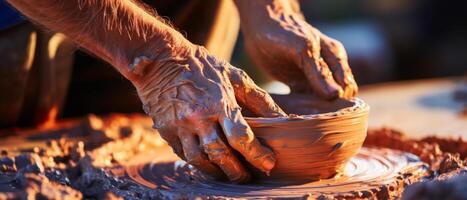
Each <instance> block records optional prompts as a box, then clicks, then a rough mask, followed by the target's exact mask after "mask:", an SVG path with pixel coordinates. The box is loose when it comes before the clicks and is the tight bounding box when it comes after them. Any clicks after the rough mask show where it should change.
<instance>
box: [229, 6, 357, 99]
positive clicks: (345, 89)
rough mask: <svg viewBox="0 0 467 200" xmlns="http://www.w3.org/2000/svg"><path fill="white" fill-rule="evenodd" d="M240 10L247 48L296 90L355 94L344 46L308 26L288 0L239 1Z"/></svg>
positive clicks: (334, 95)
mask: <svg viewBox="0 0 467 200" xmlns="http://www.w3.org/2000/svg"><path fill="white" fill-rule="evenodd" d="M237 6H238V7H239V8H240V9H239V10H240V16H241V18H242V31H243V33H244V36H245V46H246V50H247V52H248V54H249V55H250V57H251V58H252V59H253V61H254V62H255V64H256V65H257V66H259V67H261V68H262V69H264V70H265V71H266V72H268V73H269V74H271V75H272V76H273V77H275V78H277V79H278V80H279V81H282V82H284V83H286V84H287V85H288V86H289V87H290V88H291V91H292V92H299V93H303V92H314V93H316V94H318V95H319V96H320V97H322V98H325V99H334V98H337V97H341V98H352V97H354V96H356V94H357V91H358V87H357V84H356V82H355V80H354V77H353V75H352V71H351V69H350V67H349V64H348V62H347V54H346V51H345V49H344V47H343V45H342V44H341V43H340V42H339V41H337V40H335V39H332V38H330V37H328V36H326V35H324V34H323V33H321V32H320V31H319V30H318V29H316V28H314V27H312V26H311V25H310V24H308V23H307V22H306V21H305V20H304V19H303V16H302V15H301V13H300V12H299V11H297V9H294V8H293V6H292V5H290V2H289V1H283V0H282V1H281V0H272V1H271V0H269V1H265V0H259V1H255V2H252V1H250V2H247V1H246V0H245V2H242V0H238V2H237ZM242 10H243V11H242ZM250 15H251V16H250Z"/></svg>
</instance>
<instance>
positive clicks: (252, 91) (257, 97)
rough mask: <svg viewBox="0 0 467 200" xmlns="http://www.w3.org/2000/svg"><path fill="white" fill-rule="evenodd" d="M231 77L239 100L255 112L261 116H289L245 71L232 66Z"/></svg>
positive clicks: (230, 69)
mask: <svg viewBox="0 0 467 200" xmlns="http://www.w3.org/2000/svg"><path fill="white" fill-rule="evenodd" d="M229 79H230V82H231V84H232V86H233V88H234V92H235V97H236V99H237V101H238V102H240V103H241V104H243V105H244V106H246V107H247V108H248V109H249V110H251V111H252V112H254V113H255V114H257V115H259V116H261V117H279V116H287V114H285V112H284V111H283V110H282V109H281V108H280V107H279V106H278V105H277V104H276V103H275V102H274V100H273V99H272V97H271V96H270V95H269V94H268V93H267V92H266V91H264V90H263V89H261V88H260V87H258V86H257V85H256V84H255V83H254V82H253V80H252V79H251V78H250V77H249V76H248V74H246V72H245V71H243V70H241V69H239V68H236V67H233V66H232V67H230V68H229Z"/></svg>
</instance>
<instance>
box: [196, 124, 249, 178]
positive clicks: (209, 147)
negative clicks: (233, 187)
mask: <svg viewBox="0 0 467 200" xmlns="http://www.w3.org/2000/svg"><path fill="white" fill-rule="evenodd" d="M217 126H218V125H217V124H212V126H210V127H208V128H206V129H205V131H206V132H204V133H200V135H199V136H200V142H201V144H202V146H203V148H204V152H205V153H206V154H207V155H208V157H209V160H210V161H211V162H213V163H215V164H216V165H217V166H219V167H220V168H221V169H222V171H223V172H224V173H225V174H226V175H227V177H228V178H229V180H231V181H232V182H236V183H242V182H246V181H248V180H249V179H250V174H249V173H248V172H247V171H246V169H245V168H244V167H243V166H242V165H241V164H240V161H239V160H238V159H237V158H236V157H235V156H234V154H233V153H232V151H231V150H230V148H229V147H228V146H227V145H225V143H224V142H223V141H222V139H221V138H220V137H219V135H220V134H221V132H220V130H219V128H218V127H217Z"/></svg>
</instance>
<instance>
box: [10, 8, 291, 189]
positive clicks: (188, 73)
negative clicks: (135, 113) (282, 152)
mask: <svg viewBox="0 0 467 200" xmlns="http://www.w3.org/2000/svg"><path fill="white" fill-rule="evenodd" d="M8 1H9V2H10V3H11V4H12V5H13V6H15V7H16V8H17V9H18V10H20V11H21V12H23V13H24V14H25V15H26V16H27V17H29V18H30V19H32V20H33V21H35V22H37V23H39V24H42V25H43V26H45V27H47V28H49V29H52V30H54V31H59V32H62V33H65V34H66V35H68V36H69V37H70V38H71V39H73V40H74V41H75V42H76V43H77V44H78V45H80V46H82V47H83V48H85V49H87V50H88V51H90V52H91V53H93V54H95V55H96V56H98V57H100V58H102V59H104V60H106V61H107V62H109V63H111V64H112V65H113V66H115V67H116V68H117V69H118V70H119V71H120V72H121V73H122V74H123V75H124V76H125V77H126V78H128V79H129V80H130V81H131V82H132V83H133V85H134V86H135V88H136V90H137V92H138V95H139V97H140V99H141V101H142V103H143V108H144V111H145V112H146V113H147V114H148V115H149V116H151V117H152V119H153V121H154V127H155V128H157V129H158V131H159V133H160V134H161V136H162V137H163V138H164V139H165V140H166V141H167V142H168V143H169V144H170V145H171V147H172V148H173V150H174V151H175V153H177V154H178V156H179V157H181V158H183V159H184V160H186V161H187V162H188V163H190V164H192V165H194V166H195V167H197V168H198V169H199V170H202V171H204V172H207V173H208V174H210V175H214V176H216V177H220V176H223V174H225V175H227V177H228V178H229V179H230V180H232V181H235V182H244V181H247V180H248V179H249V177H250V176H249V173H248V172H247V170H246V168H245V167H244V166H243V164H242V163H241V162H240V160H241V159H238V158H237V156H236V154H235V153H234V150H236V151H237V152H239V153H240V155H241V156H243V157H244V158H245V159H246V160H247V161H248V162H250V163H251V164H252V165H253V166H255V167H256V168H258V169H260V170H262V171H264V172H269V171H270V170H271V169H272V168H273V167H274V165H275V156H274V154H273V152H272V151H271V150H270V149H268V148H266V147H264V146H262V145H261V144H260V142H259V140H258V139H257V138H256V137H255V136H254V134H253V132H252V130H251V128H250V127H249V125H248V124H247V123H246V121H245V119H244V118H243V116H242V113H241V112H240V111H241V109H240V106H239V105H238V103H242V104H243V105H245V106H246V107H248V108H249V109H250V110H251V111H253V112H255V113H256V114H257V115H259V116H265V117H276V116H285V113H284V112H283V111H282V110H281V109H280V108H279V107H278V106H277V105H276V104H275V103H274V101H273V100H272V98H271V97H270V96H269V94H268V93H266V92H265V91H264V90H262V89H261V88H259V87H258V86H257V85H256V84H255V83H254V82H253V81H252V80H251V79H250V78H249V77H248V75H247V74H246V73H245V72H243V71H242V70H240V69H238V68H235V67H233V66H232V65H230V64H229V63H227V62H225V61H223V60H221V59H218V58H216V57H214V56H212V55H210V53H209V52H208V51H207V50H206V49H205V48H203V47H200V46H196V45H194V44H192V43H190V42H189V41H188V40H186V39H185V38H184V37H183V36H182V35H181V34H180V33H178V32H176V31H175V30H173V29H172V28H170V27H169V26H168V25H166V24H164V23H163V22H162V21H161V20H159V19H158V18H157V17H155V16H153V15H151V14H149V12H147V11H145V10H144V9H142V8H141V6H138V5H137V4H135V3H134V2H133V1H131V0H8Z"/></svg>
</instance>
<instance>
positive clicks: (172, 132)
mask: <svg viewBox="0 0 467 200" xmlns="http://www.w3.org/2000/svg"><path fill="white" fill-rule="evenodd" d="M157 131H158V132H159V134H160V135H161V137H162V139H164V140H165V141H166V142H167V143H168V144H169V146H170V147H172V150H173V152H174V153H175V154H177V156H178V157H180V158H181V159H182V160H186V159H185V155H184V153H183V148H182V143H181V142H180V140H179V138H178V137H177V133H178V129H176V128H159V129H157Z"/></svg>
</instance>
